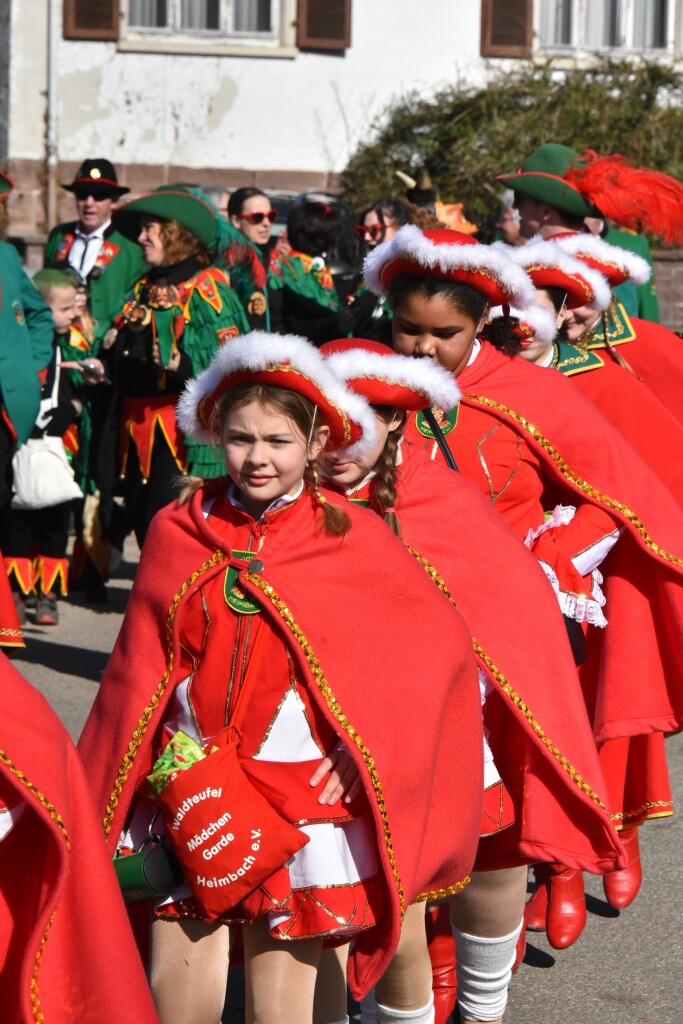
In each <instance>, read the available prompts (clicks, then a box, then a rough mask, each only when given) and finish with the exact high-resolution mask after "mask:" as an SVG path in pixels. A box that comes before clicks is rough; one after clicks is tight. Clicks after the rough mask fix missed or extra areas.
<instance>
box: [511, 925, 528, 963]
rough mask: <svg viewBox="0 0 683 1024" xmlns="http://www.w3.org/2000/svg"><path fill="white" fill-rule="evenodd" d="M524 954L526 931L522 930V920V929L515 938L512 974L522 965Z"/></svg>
mask: <svg viewBox="0 0 683 1024" xmlns="http://www.w3.org/2000/svg"><path fill="white" fill-rule="evenodd" d="M525 954H526V931H525V930H524V923H523V922H522V930H521V932H520V933H519V938H518V939H517V946H516V948H515V961H514V963H513V965H512V973H513V974H516V973H517V971H518V970H519V969H520V967H521V966H522V961H523V960H524V956H525Z"/></svg>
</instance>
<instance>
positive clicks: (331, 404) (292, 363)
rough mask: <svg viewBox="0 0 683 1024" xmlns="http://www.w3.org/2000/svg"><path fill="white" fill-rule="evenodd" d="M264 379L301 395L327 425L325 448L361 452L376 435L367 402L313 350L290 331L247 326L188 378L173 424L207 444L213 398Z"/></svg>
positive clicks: (375, 438)
mask: <svg viewBox="0 0 683 1024" xmlns="http://www.w3.org/2000/svg"><path fill="white" fill-rule="evenodd" d="M251 383H260V384H270V385H273V386H274V387H280V388H284V389H285V390H287V391H295V392H296V393H297V394H300V395H303V397H304V398H307V399H308V400H309V401H310V402H312V403H313V405H315V406H316V407H317V409H318V413H319V415H320V417H321V419H322V421H323V423H325V424H326V425H327V426H328V427H329V428H330V440H329V442H328V447H329V448H331V449H337V448H349V447H350V448H352V450H353V452H354V454H362V453H363V452H364V451H365V449H366V448H371V447H372V446H373V445H374V443H375V442H376V440H377V426H376V423H375V417H374V415H373V412H372V410H371V409H370V407H369V405H368V403H367V402H366V401H365V399H364V398H361V397H360V395H357V394H354V393H353V392H352V391H350V390H349V389H348V388H347V387H345V385H344V384H343V383H342V381H341V380H340V379H339V377H337V376H336V374H334V373H333V372H332V370H331V369H330V367H329V366H327V365H326V363H325V360H324V359H323V358H322V356H321V355H320V353H319V352H318V350H317V349H316V348H315V347H314V346H313V345H311V344H310V342H308V341H306V340H305V339H304V338H299V337H297V336H296V335H293V334H286V335H281V334H266V333H265V332H263V331H252V332H251V333H249V334H243V335H242V336H241V337H239V338H235V339H234V340H231V341H228V342H227V343H226V344H225V345H223V347H222V348H220V349H219V350H218V352H217V353H216V355H215V356H214V357H213V360H212V361H211V364H210V365H209V366H208V367H207V368H206V370H204V371H203V373H200V375H199V376H198V377H197V378H196V380H191V381H189V383H188V384H187V386H186V388H185V390H184V391H183V393H182V395H181V397H180V400H179V402H178V405H177V407H176V416H177V420H178V426H179V427H180V429H181V430H182V431H183V433H184V434H186V435H187V436H189V437H192V438H194V439H195V440H196V441H201V442H203V443H205V444H206V443H210V442H211V441H212V440H213V438H212V437H211V432H210V424H211V414H212V410H213V408H214V406H215V405H216V403H217V402H218V401H219V399H220V398H221V397H222V396H223V395H224V394H226V393H227V392H228V391H230V390H232V389H233V388H236V387H239V385H241V384H251Z"/></svg>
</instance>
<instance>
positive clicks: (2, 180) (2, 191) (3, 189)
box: [0, 171, 14, 196]
mask: <svg viewBox="0 0 683 1024" xmlns="http://www.w3.org/2000/svg"><path fill="white" fill-rule="evenodd" d="M13 188H14V182H12V181H10V179H9V178H8V177H7V175H6V174H3V173H2V171H0V196H5V195H7V193H8V192H11V191H12V189H13Z"/></svg>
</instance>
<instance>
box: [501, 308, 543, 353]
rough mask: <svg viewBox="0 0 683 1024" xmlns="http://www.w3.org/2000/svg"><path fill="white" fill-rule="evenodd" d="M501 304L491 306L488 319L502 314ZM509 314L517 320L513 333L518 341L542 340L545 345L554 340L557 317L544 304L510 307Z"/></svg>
mask: <svg viewBox="0 0 683 1024" xmlns="http://www.w3.org/2000/svg"><path fill="white" fill-rule="evenodd" d="M504 315H505V314H504V312H503V307H502V306H493V307H492V308H491V312H490V313H489V320H497V319H498V318H499V317H501V316H504ZM510 316H511V317H514V319H515V320H517V321H518V323H519V327H515V328H514V330H515V333H516V334H517V336H518V337H519V339H520V341H542V342H543V343H544V344H545V345H547V344H549V343H550V342H551V341H554V340H555V336H556V334H557V319H556V317H554V316H553V314H552V313H551V312H550V310H549V309H546V308H545V307H544V306H529V307H528V309H515V308H514V307H511V308H510Z"/></svg>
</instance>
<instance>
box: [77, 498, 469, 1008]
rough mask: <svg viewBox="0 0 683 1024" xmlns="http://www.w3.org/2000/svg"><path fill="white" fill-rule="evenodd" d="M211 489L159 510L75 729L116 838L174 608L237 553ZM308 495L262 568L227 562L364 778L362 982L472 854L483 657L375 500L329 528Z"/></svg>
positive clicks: (159, 687) (171, 645)
mask: <svg viewBox="0 0 683 1024" xmlns="http://www.w3.org/2000/svg"><path fill="white" fill-rule="evenodd" d="M225 485H226V483H225V480H223V481H222V482H221V484H219V486H225ZM205 493H206V492H202V491H200V492H197V493H196V494H195V495H194V497H193V498H192V500H191V502H190V503H189V504H188V505H185V506H183V507H181V508H178V507H176V506H169V507H167V508H166V509H164V510H162V511H161V512H160V513H159V514H158V515H157V516H156V518H155V519H154V521H153V524H152V527H151V529H150V531H149V534H148V537H147V541H146V543H145V547H144V551H143V553H142V558H141V560H140V566H139V569H138V572H137V573H136V578H135V583H134V586H133V590H132V593H131V597H130V601H129V604H128V609H127V611H126V616H125V619H124V623H123V627H122V630H121V633H120V635H119V638H118V641H117V643H116V646H115V648H114V652H113V654H112V658H111V661H110V663H109V666H108V668H107V672H106V673H105V676H104V679H103V681H102V685H101V687H100V691H99V694H98V697H97V699H96V701H95V704H94V707H93V710H92V713H91V715H90V717H89V719H88V721H87V723H86V726H85V729H84V732H83V736H82V739H81V743H80V751H81V753H82V756H83V759H84V762H85V765H86V769H87V772H88V777H89V778H90V780H91V782H92V784H93V786H94V790H95V797H96V804H97V806H98V807H99V808H100V809H101V811H102V813H103V814H104V829H105V835H106V837H107V841H108V845H109V848H110V849H111V848H112V847H113V845H114V843H115V840H116V837H117V836H118V833H119V831H120V829H121V827H122V825H123V822H124V819H125V815H126V810H127V808H128V806H129V804H130V800H131V797H132V790H133V786H134V783H135V778H136V770H135V762H136V759H137V758H138V757H140V756H141V755H143V754H144V753H145V752H146V750H147V748H148V747H149V744H150V742H151V740H152V736H153V733H154V729H155V727H156V724H157V723H158V722H159V720H160V717H161V713H162V711H163V708H164V706H165V703H166V702H167V700H168V698H169V696H170V694H171V691H172V689H173V686H174V685H175V684H176V683H177V682H178V681H179V680H178V678H177V675H178V673H177V671H176V670H175V667H174V666H175V664H176V660H177V654H178V635H177V617H178V613H179V611H181V610H182V607H183V603H184V602H186V601H187V600H188V599H189V597H190V595H191V594H192V593H193V591H194V590H196V589H198V587H199V585H200V583H202V582H204V581H206V580H207V579H208V578H210V576H211V575H212V574H217V573H220V572H224V571H225V570H226V568H227V566H228V564H230V555H229V552H224V551H223V550H221V543H220V542H219V540H218V538H217V536H216V535H215V534H214V532H213V530H212V528H211V523H210V521H209V522H207V521H206V520H205V518H204V516H203V514H202V509H201V502H202V498H203V496H205ZM329 497H330V500H333V501H334V500H335V497H334V495H332V494H330V495H329ZM298 505H299V508H298V511H296V512H295V514H292V515H291V516H290V517H289V519H288V525H287V528H284V527H281V528H280V530H278V532H277V535H276V538H274V539H273V540H272V542H267V543H266V545H265V547H264V549H263V551H262V553H261V554H260V555H259V558H260V559H261V560H262V561H263V563H264V566H265V567H264V569H263V571H262V572H261V573H260V574H258V575H256V574H254V573H251V572H249V571H248V569H245V568H244V563H243V562H241V563H240V562H239V561H238V560H236V559H234V560H233V562H234V565H235V567H237V568H239V569H240V580H241V583H240V586H241V587H242V588H243V589H244V590H245V591H246V592H247V593H248V594H249V595H251V596H252V597H254V598H256V599H257V600H258V601H259V603H261V604H262V606H263V614H265V615H267V616H269V618H270V620H271V621H272V622H273V624H274V625H275V627H276V629H277V630H278V631H280V632H281V633H282V636H283V640H284V642H285V643H286V644H287V645H288V647H289V649H290V650H291V652H292V656H293V657H294V658H295V659H296V662H297V664H298V668H299V670H300V672H301V678H302V679H303V681H304V682H305V683H306V684H307V685H308V686H309V688H310V692H311V694H312V697H313V699H314V700H316V702H317V703H318V705H319V707H320V708H321V710H322V711H323V713H324V714H325V715H326V717H327V718H328V720H329V721H330V723H331V725H332V726H333V727H334V729H335V731H336V732H337V734H338V735H339V736H340V737H341V738H343V739H344V741H345V742H346V743H347V745H348V747H349V749H350V750H351V752H352V753H353V755H354V757H355V759H356V761H357V763H358V766H359V768H360V770H361V775H362V778H363V780H364V785H365V790H366V793H367V795H368V798H369V803H370V808H371V812H372V815H373V818H374V822H375V826H376V834H377V842H378V849H379V856H380V863H381V865H382V870H383V873H384V875H385V878H386V883H387V886H386V888H387V909H386V914H385V916H384V918H383V919H382V921H381V923H380V924H379V925H377V926H376V927H375V928H372V929H370V930H369V931H368V932H366V933H363V934H362V935H360V936H359V937H358V938H357V940H356V942H355V946H354V953H353V956H352V962H351V966H350V983H351V985H352V989H353V990H354V992H356V993H360V992H364V991H366V990H367V989H368V988H369V987H370V986H371V985H372V984H374V982H375V980H376V979H377V978H378V977H379V976H380V975H381V974H382V973H383V971H384V970H385V969H386V966H387V965H388V963H389V961H390V959H391V957H392V955H393V951H394V949H395V948H396V944H397V942H398V937H399V931H400V922H401V913H402V911H403V910H404V908H405V907H406V906H407V905H408V904H409V903H410V902H412V901H413V900H415V899H416V898H418V897H419V896H420V895H422V894H425V893H427V892H430V893H431V892H435V891H438V890H449V891H458V890H459V888H461V887H462V882H463V880H464V879H465V878H466V877H467V875H468V874H469V872H470V870H471V868H472V865H473V863H474V858H475V853H476V847H477V841H478V833H479V824H480V819H481V806H482V778H483V767H482V726H481V710H480V704H479V688H478V682H477V674H476V662H475V659H474V657H473V656H472V649H471V640H470V635H469V631H468V630H467V627H466V626H465V623H464V622H463V620H462V618H461V617H460V615H459V614H458V612H457V611H455V609H454V608H453V607H452V605H451V604H450V603H449V602H448V601H447V600H446V599H445V598H444V597H442V596H441V595H440V594H438V593H437V591H436V590H435V588H434V587H433V585H432V584H431V582H430V581H429V579H428V578H427V576H426V574H425V573H424V571H423V570H422V569H421V568H420V566H419V565H417V563H416V562H415V561H414V559H412V558H411V557H410V555H409V554H408V553H407V552H406V550H405V548H404V547H403V545H402V544H401V543H400V542H399V541H398V539H397V538H395V537H393V536H392V535H391V533H390V532H389V531H388V530H387V529H386V527H385V526H384V524H383V523H381V522H380V521H379V520H378V519H377V517H376V516H375V515H374V513H372V512H369V511H368V510H365V509H361V508H351V509H349V513H350V515H351V518H352V527H351V530H350V531H349V533H348V534H347V535H346V536H345V537H343V538H333V537H329V536H327V535H326V534H325V533H323V532H321V531H320V530H319V529H317V520H316V523H315V525H314V517H315V513H314V511H313V508H312V504H311V502H310V501H308V500H304V501H301V502H299V503H298ZM417 609H419V614H417V613H416V610H417ZM418 709H419V711H418ZM454 790H456V791H457V802H456V803H455V804H454V800H453V793H454Z"/></svg>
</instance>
